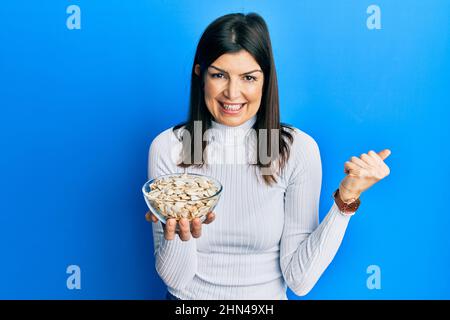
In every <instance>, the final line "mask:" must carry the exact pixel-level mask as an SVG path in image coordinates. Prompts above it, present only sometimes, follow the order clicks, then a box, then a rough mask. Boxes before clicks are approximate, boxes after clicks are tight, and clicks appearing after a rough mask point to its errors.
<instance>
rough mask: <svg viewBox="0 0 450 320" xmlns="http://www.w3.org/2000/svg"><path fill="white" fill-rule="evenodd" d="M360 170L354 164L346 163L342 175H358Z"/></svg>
mask: <svg viewBox="0 0 450 320" xmlns="http://www.w3.org/2000/svg"><path fill="white" fill-rule="evenodd" d="M360 170H361V167H360V166H358V165H357V164H356V163H353V162H350V161H346V162H345V163H344V173H345V174H349V173H354V174H356V175H358V173H359V172H360Z"/></svg>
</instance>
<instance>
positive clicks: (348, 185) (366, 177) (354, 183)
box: [339, 149, 391, 202]
mask: <svg viewBox="0 0 450 320" xmlns="http://www.w3.org/2000/svg"><path fill="white" fill-rule="evenodd" d="M390 154H391V151H390V150H389V149H384V150H383V151H381V152H379V153H376V152H374V151H369V152H368V153H363V154H362V155H361V156H360V157H359V158H358V157H351V158H350V161H347V162H345V165H344V173H346V174H347V176H346V177H345V178H344V179H343V180H342V181H341V183H340V185H339V195H340V197H341V199H342V200H343V201H344V202H348V201H350V200H351V199H357V198H359V196H360V195H361V193H362V192H364V191H366V190H367V189H369V188H370V187H371V186H372V185H374V184H375V183H377V182H378V181H380V180H381V179H383V178H385V177H386V176H388V175H389V173H390V170H389V167H388V166H387V165H386V164H385V163H384V160H385V159H386V158H387V157H389V155H390Z"/></svg>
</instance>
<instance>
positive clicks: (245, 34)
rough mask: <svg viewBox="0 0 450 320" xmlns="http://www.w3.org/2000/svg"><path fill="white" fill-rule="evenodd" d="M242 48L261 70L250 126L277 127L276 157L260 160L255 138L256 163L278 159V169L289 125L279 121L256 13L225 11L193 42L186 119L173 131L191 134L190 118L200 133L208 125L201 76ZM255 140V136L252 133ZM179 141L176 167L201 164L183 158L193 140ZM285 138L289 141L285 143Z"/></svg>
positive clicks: (268, 51)
mask: <svg viewBox="0 0 450 320" xmlns="http://www.w3.org/2000/svg"><path fill="white" fill-rule="evenodd" d="M241 50H246V51H247V52H248V53H250V54H251V55H252V56H253V58H254V59H255V60H256V62H257V63H258V64H259V66H260V67H261V69H262V71H263V73H264V84H263V91H262V92H263V93H262V98H261V105H260V108H259V110H258V112H257V117H256V122H255V124H254V125H253V129H255V130H256V132H259V129H267V132H269V133H270V131H271V129H277V130H279V143H278V146H279V150H278V153H277V154H278V158H277V159H273V158H272V159H271V161H270V162H269V163H264V164H263V163H262V162H261V159H260V154H259V141H257V143H256V146H257V150H256V151H257V152H256V154H257V161H256V162H257V163H256V165H257V166H258V167H259V168H264V167H265V168H268V167H270V166H271V163H272V162H273V161H275V160H277V161H279V162H278V168H279V170H280V171H281V170H282V169H283V168H284V166H285V164H286V162H287V160H288V159H289V153H290V152H289V151H290V144H292V142H293V136H292V134H291V133H290V132H289V131H290V130H292V129H293V128H292V127H291V126H289V125H287V124H282V123H280V106H279V96H278V83H277V74H276V70H275V63H274V59H273V53H272V45H271V41H270V36H269V31H268V28H267V25H266V23H265V21H264V19H263V18H262V17H261V16H260V15H258V14H256V13H249V14H247V15H244V14H242V13H233V14H227V15H224V16H222V17H219V18H217V19H216V20H214V21H213V22H212V23H211V24H210V25H209V26H208V27H207V28H206V30H205V31H204V32H203V34H202V36H201V38H200V41H199V43H198V45H197V50H196V53H195V58H194V63H193V66H192V75H191V93H190V103H189V104H190V105H189V115H188V120H187V121H186V122H184V123H181V124H178V125H176V126H175V127H174V128H173V131H174V132H175V131H176V130H178V129H180V128H182V127H183V128H184V129H186V130H187V131H188V132H189V133H190V136H191V137H194V121H201V124H202V136H203V134H204V133H205V131H206V130H208V129H209V128H211V119H212V116H211V113H210V112H209V110H208V108H207V106H206V103H205V97H204V92H203V86H204V76H205V72H206V70H207V69H208V67H209V66H210V65H211V64H212V63H213V62H214V61H215V60H216V59H218V58H219V57H220V56H221V55H223V54H226V53H235V52H238V51H241ZM197 64H199V65H200V76H197V75H196V73H195V66H196V65H197ZM256 137H257V139H259V138H258V135H256ZM195 140H196V139H194V138H193V139H191V141H190V143H189V144H187V143H183V151H182V153H183V154H182V159H183V161H182V162H181V163H180V164H178V165H179V166H180V167H184V168H186V167H189V166H192V165H197V166H202V165H203V164H204V162H203V160H202V162H201V163H200V164H192V163H191V161H184V160H185V159H193V155H194V142H195ZM266 141H267V146H266V148H265V150H267V154H268V155H269V156H270V155H272V154H273V152H272V143H271V139H270V138H269V139H266ZM288 141H289V143H288ZM206 146H207V141H203V139H202V154H203V150H205V148H206ZM263 178H264V181H265V183H266V184H268V185H271V184H272V183H274V182H276V181H277V180H276V178H275V176H274V175H263Z"/></svg>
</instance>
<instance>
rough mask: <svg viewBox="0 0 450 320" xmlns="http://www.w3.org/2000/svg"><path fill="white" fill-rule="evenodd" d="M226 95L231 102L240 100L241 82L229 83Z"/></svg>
mask: <svg viewBox="0 0 450 320" xmlns="http://www.w3.org/2000/svg"><path fill="white" fill-rule="evenodd" d="M225 95H226V96H227V98H228V99H230V100H231V101H233V100H234V99H236V98H238V97H239V96H240V87H239V82H238V81H236V80H230V81H228V85H227V88H226V89H225Z"/></svg>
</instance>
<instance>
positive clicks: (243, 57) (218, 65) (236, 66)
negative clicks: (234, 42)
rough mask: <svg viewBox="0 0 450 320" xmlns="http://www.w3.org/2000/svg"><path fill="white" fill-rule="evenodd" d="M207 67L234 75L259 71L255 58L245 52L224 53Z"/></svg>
mask: <svg viewBox="0 0 450 320" xmlns="http://www.w3.org/2000/svg"><path fill="white" fill-rule="evenodd" d="M209 67H215V69H220V71H223V72H227V73H236V74H241V73H248V72H249V71H252V70H260V69H261V67H260V66H259V64H258V63H257V62H256V60H255V58H253V56H252V55H251V54H250V53H248V52H247V51H245V50H241V51H239V52H234V53H225V54H223V55H221V56H220V57H219V58H217V59H216V60H215V61H214V62H213V63H212V64H211V65H210V66H209Z"/></svg>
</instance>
